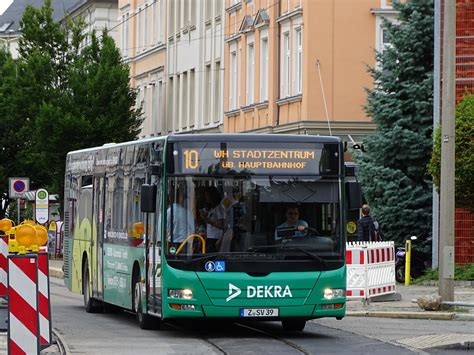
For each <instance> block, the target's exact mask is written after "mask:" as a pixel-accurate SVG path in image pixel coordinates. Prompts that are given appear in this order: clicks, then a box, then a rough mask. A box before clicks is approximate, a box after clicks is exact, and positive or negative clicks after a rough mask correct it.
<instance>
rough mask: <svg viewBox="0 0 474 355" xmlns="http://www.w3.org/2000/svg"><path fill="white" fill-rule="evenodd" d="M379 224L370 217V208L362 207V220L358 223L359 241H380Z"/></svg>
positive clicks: (367, 206)
mask: <svg viewBox="0 0 474 355" xmlns="http://www.w3.org/2000/svg"><path fill="white" fill-rule="evenodd" d="M378 225H379V224H378V222H377V221H376V220H375V219H374V218H373V217H372V216H371V215H370V207H369V205H367V204H364V205H362V218H360V219H359V220H358V221H357V240H358V241H365V242H375V241H378V240H380V235H379V233H378V230H379V228H378Z"/></svg>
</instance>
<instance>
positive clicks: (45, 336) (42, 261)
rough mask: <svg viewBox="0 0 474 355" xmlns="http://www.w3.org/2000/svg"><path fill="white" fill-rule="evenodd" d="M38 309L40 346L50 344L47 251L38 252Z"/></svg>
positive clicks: (44, 346)
mask: <svg viewBox="0 0 474 355" xmlns="http://www.w3.org/2000/svg"><path fill="white" fill-rule="evenodd" d="M38 291H39V292H38V311H39V325H40V346H41V348H42V349H43V348H47V347H48V346H50V345H51V304H50V302H49V260H48V253H47V252H46V253H38Z"/></svg>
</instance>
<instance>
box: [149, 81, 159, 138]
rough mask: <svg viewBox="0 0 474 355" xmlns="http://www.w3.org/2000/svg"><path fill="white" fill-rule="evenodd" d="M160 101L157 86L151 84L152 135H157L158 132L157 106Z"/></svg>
mask: <svg viewBox="0 0 474 355" xmlns="http://www.w3.org/2000/svg"><path fill="white" fill-rule="evenodd" d="M157 101H158V97H157V96H156V84H155V83H152V84H151V105H150V130H151V132H150V133H155V131H156V121H157V118H156V116H157V113H158V111H157V106H156V102H157Z"/></svg>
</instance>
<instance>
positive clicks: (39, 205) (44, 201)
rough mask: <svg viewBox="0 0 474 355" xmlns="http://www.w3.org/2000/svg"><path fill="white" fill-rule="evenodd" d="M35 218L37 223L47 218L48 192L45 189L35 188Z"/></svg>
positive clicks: (41, 222)
mask: <svg viewBox="0 0 474 355" xmlns="http://www.w3.org/2000/svg"><path fill="white" fill-rule="evenodd" d="M35 219H36V222H38V223H39V224H43V223H46V222H48V220H49V194H48V191H46V190H45V189H38V190H36V197H35Z"/></svg>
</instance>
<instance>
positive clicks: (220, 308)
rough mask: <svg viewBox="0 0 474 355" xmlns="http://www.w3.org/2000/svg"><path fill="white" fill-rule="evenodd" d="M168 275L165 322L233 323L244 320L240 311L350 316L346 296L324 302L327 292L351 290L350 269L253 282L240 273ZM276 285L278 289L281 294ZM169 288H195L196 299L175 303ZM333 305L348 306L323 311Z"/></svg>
mask: <svg viewBox="0 0 474 355" xmlns="http://www.w3.org/2000/svg"><path fill="white" fill-rule="evenodd" d="M163 276H164V277H163V318H183V317H225V318H227V317H230V318H234V317H240V309H241V308H278V309H279V317H302V318H307V319H310V318H319V317H343V316H344V315H345V302H346V299H345V297H342V298H339V299H333V300H326V299H324V297H323V295H324V289H325V288H342V289H345V288H346V268H345V267H343V268H340V269H337V270H332V271H323V272H319V271H315V272H275V273H271V274H269V275H267V276H259V277H254V276H250V275H248V274H246V273H240V272H239V273H237V272H220V273H219V272H209V273H208V272H191V271H183V270H177V269H173V268H171V267H169V266H167V265H164V269H163ZM230 284H231V285H232V288H233V290H231V286H230ZM248 286H250V288H248ZM275 286H278V291H279V292H277V293H275V289H276V288H275ZM287 287H288V289H287ZM235 288H237V289H238V290H240V293H239V294H238V295H236V296H235V297H232V298H231V299H229V296H230V295H232V294H235V293H238V291H235ZM169 289H191V290H192V292H193V298H192V299H190V300H185V299H173V298H170V297H168V290H169ZM285 289H287V291H285ZM288 290H289V291H288ZM334 303H343V304H344V307H342V308H341V309H323V308H322V307H323V305H325V304H334ZM170 304H186V305H194V306H195V309H194V310H184V311H183V310H175V309H172V308H171V307H170Z"/></svg>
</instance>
